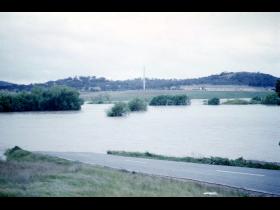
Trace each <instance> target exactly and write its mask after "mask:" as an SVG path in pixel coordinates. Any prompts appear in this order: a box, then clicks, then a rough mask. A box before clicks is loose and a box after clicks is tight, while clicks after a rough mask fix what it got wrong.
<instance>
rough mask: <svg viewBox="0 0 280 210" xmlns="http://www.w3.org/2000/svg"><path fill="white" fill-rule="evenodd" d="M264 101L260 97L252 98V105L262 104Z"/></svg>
mask: <svg viewBox="0 0 280 210" xmlns="http://www.w3.org/2000/svg"><path fill="white" fill-rule="evenodd" d="M261 101H262V98H261V97H259V96H255V97H253V98H251V100H250V103H251V104H260V103H261Z"/></svg>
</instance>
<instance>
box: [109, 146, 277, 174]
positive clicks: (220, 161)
mask: <svg viewBox="0 0 280 210" xmlns="http://www.w3.org/2000/svg"><path fill="white" fill-rule="evenodd" d="M107 154H110V155H119V156H126V157H138V158H149V159H157V160H170V161H179V162H191V163H201V164H212V165H226V166H238V167H248V168H263V169H271V170H280V165H277V164H275V163H269V162H255V161H249V160H245V159H243V158H242V157H240V158H237V159H235V160H230V159H228V158H222V157H210V158H208V157H203V158H194V157H171V156H164V155H157V154H153V153H149V152H145V153H142V152H125V151H107Z"/></svg>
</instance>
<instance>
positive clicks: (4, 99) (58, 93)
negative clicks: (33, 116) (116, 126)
mask: <svg viewBox="0 0 280 210" xmlns="http://www.w3.org/2000/svg"><path fill="white" fill-rule="evenodd" d="M82 104H83V100H82V99H80V98H79V92H78V91H77V90H75V89H72V88H69V87H64V86H55V87H52V88H48V89H46V88H39V87H35V88H33V89H32V91H31V92H26V91H23V92H19V93H13V92H0V112H22V111H56V110H80V109H81V105H82Z"/></svg>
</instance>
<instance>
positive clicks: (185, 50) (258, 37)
mask: <svg viewBox="0 0 280 210" xmlns="http://www.w3.org/2000/svg"><path fill="white" fill-rule="evenodd" d="M144 65H145V66H146V76H147V77H149V78H194V77H200V76H208V75H210V74H217V73H220V72H222V71H250V72H257V71H260V72H263V73H269V74H272V75H275V76H278V77H280V13H1V14H0V80H4V81H10V82H18V83H31V82H44V81H48V80H55V79H61V78H66V77H69V76H76V75H77V76H80V75H81V76H93V75H96V76H98V77H100V76H103V77H106V78H109V79H128V78H136V77H141V76H142V71H143V66H144Z"/></svg>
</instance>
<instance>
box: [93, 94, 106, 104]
mask: <svg viewBox="0 0 280 210" xmlns="http://www.w3.org/2000/svg"><path fill="white" fill-rule="evenodd" d="M109 103H111V99H110V96H109V95H108V94H99V95H97V96H95V97H93V98H92V99H91V100H90V102H89V103H88V104H109Z"/></svg>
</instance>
